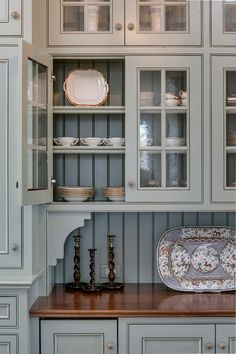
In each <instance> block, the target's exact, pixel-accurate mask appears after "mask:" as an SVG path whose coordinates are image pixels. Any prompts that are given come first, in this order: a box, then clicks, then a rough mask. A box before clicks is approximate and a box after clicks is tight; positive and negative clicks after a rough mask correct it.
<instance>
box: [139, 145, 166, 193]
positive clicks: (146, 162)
mask: <svg viewBox="0 0 236 354" xmlns="http://www.w3.org/2000/svg"><path fill="white" fill-rule="evenodd" d="M140 187H150V188H154V187H155V188H156V187H161V154H160V153H151V152H147V151H142V152H140Z"/></svg>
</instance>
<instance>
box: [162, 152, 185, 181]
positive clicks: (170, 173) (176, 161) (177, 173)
mask: <svg viewBox="0 0 236 354" xmlns="http://www.w3.org/2000/svg"><path fill="white" fill-rule="evenodd" d="M166 187H187V155H186V153H182V152H181V153H180V152H168V153H167V154H166Z"/></svg>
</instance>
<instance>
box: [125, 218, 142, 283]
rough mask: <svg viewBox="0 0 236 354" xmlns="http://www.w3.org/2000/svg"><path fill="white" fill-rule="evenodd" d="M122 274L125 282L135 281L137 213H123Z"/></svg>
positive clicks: (136, 275) (136, 278)
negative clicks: (123, 260)
mask: <svg viewBox="0 0 236 354" xmlns="http://www.w3.org/2000/svg"><path fill="white" fill-rule="evenodd" d="M124 223H125V224H124V232H125V235H124V248H123V252H124V259H125V264H124V265H123V267H124V274H125V282H126V283H136V282H138V280H139V276H138V239H137V235H138V226H139V225H138V214H137V213H127V214H125V215H124Z"/></svg>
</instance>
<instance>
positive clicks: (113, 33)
mask: <svg viewBox="0 0 236 354" xmlns="http://www.w3.org/2000/svg"><path fill="white" fill-rule="evenodd" d="M201 11H202V2H201V1H190V0H173V1H170V0H156V1H154V0H151V1H147V0H126V1H122V0H97V1H95V0H76V1H75V0H72V1H68V0H51V1H50V2H49V14H48V22H49V45H50V46H51V45H52V46H57V45H173V46H177V45H200V44H201Z"/></svg>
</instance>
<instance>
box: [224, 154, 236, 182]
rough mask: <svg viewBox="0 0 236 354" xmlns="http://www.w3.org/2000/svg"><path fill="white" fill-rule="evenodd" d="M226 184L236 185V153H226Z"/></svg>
mask: <svg viewBox="0 0 236 354" xmlns="http://www.w3.org/2000/svg"><path fill="white" fill-rule="evenodd" d="M226 186H227V187H234V188H235V187H236V153H228V154H226Z"/></svg>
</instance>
